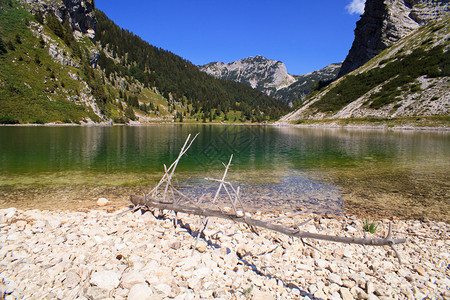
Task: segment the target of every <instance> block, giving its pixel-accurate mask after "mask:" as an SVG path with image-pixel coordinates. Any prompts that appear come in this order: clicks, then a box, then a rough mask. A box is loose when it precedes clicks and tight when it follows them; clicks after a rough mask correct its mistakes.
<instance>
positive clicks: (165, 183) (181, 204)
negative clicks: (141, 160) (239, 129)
mask: <svg viewBox="0 0 450 300" xmlns="http://www.w3.org/2000/svg"><path fill="white" fill-rule="evenodd" d="M197 135H198V134H197ZM197 135H196V136H195V137H194V138H193V139H192V140H191V135H189V136H188V137H187V139H186V142H185V143H184V145H183V147H182V148H181V150H180V154H179V155H178V157H177V159H176V160H175V161H174V162H173V163H172V165H171V166H170V167H169V168H167V167H166V166H165V165H164V169H165V173H164V175H163V177H162V178H161V180H160V181H159V183H158V184H157V185H156V186H155V188H153V190H152V191H151V192H150V193H148V194H146V193H145V192H144V189H143V187H142V186H141V189H142V191H143V194H144V195H143V196H136V195H131V196H130V200H131V202H132V203H133V204H134V206H141V207H142V206H143V207H147V208H148V209H150V210H151V209H159V210H169V211H174V212H175V214H177V213H186V214H191V215H198V216H204V217H206V218H207V219H206V220H205V221H204V226H203V229H202V230H201V232H202V231H203V230H204V229H205V228H206V226H207V224H208V218H209V217H216V218H221V219H227V220H230V221H233V222H237V223H243V224H246V225H247V226H248V227H249V228H250V229H251V230H252V231H253V232H256V228H264V229H267V230H271V231H274V232H279V233H282V234H285V235H287V236H290V237H297V238H300V239H301V240H302V242H303V239H305V238H308V239H315V240H324V241H330V242H338V243H346V244H359V245H370V246H390V247H391V248H392V249H393V250H394V252H395V254H396V255H397V258H398V259H399V261H400V263H401V259H400V256H399V253H398V252H397V250H396V249H395V248H394V245H396V244H401V243H404V242H406V239H395V238H393V237H392V230H391V224H389V233H388V235H387V236H386V238H374V239H371V238H366V237H363V238H358V237H345V236H335V235H326V234H320V233H312V232H308V231H302V230H300V229H298V228H299V227H301V226H303V225H305V224H307V223H308V222H310V221H311V220H308V221H305V222H303V223H301V224H298V225H297V226H295V227H294V228H287V227H284V226H281V225H277V224H274V222H275V221H279V220H281V219H283V218H289V217H294V216H296V215H297V214H298V213H295V214H293V215H289V216H286V217H280V218H275V219H272V220H269V221H261V220H257V219H253V218H250V217H248V215H247V214H246V213H245V211H246V210H245V207H244V203H243V202H242V200H241V197H240V190H239V187H238V188H236V189H235V188H234V187H233V185H232V184H231V182H228V181H226V180H225V178H226V175H227V173H228V170H229V168H230V166H231V161H232V159H233V156H232V155H231V157H230V160H229V162H228V164H227V165H225V164H224V166H225V171H224V174H223V176H222V179H212V178H205V179H206V180H210V181H215V182H218V183H219V187H218V189H217V192H216V193H215V196H214V199H213V200H212V201H211V203H212V204H214V206H216V207H217V208H218V209H217V210H213V209H207V208H203V207H201V206H200V204H199V203H200V200H197V201H195V200H194V199H191V198H190V197H188V196H187V195H185V194H184V193H182V192H181V191H179V190H178V189H177V188H175V187H174V186H173V185H172V183H171V180H172V177H173V175H174V172H175V169H176V167H177V165H178V163H179V161H180V159H181V157H182V156H183V155H184V154H185V153H186V151H187V150H188V149H189V147H190V146H191V145H192V143H193V141H194V140H195V138H196V137H197ZM139 184H140V182H139ZM161 187H163V189H164V191H163V192H161V191H159V189H160V188H161ZM222 189H223V190H224V191H225V193H226V195H227V196H228V201H229V202H230V204H231V206H232V208H233V213H226V212H224V211H222V210H221V209H220V206H219V204H218V200H219V196H220V192H221V190H222ZM161 198H162V201H160V200H159V199H161ZM183 200H184V201H183ZM238 205H239V208H240V209H241V211H238V208H237V206H238ZM201 232H199V235H200V234H201Z"/></svg>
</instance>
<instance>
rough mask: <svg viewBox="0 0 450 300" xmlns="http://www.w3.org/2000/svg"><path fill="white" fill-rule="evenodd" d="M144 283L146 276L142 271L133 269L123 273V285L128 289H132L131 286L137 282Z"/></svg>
mask: <svg viewBox="0 0 450 300" xmlns="http://www.w3.org/2000/svg"><path fill="white" fill-rule="evenodd" d="M144 283H145V276H144V275H143V274H142V273H140V272H137V271H131V272H130V273H125V274H123V275H122V279H121V285H122V286H123V287H124V288H126V289H130V288H131V287H133V286H135V285H137V284H144Z"/></svg>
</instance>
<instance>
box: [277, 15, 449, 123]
mask: <svg viewBox="0 0 450 300" xmlns="http://www.w3.org/2000/svg"><path fill="white" fill-rule="evenodd" d="M449 21H450V16H447V17H445V18H444V19H443V20H440V21H435V22H431V23H429V24H428V25H425V26H422V27H420V28H419V29H417V30H416V31H414V32H413V33H411V34H410V35H408V36H406V37H405V38H403V39H401V40H400V41H398V42H397V43H395V44H393V45H392V46H391V47H389V48H387V49H385V50H384V51H382V52H381V53H380V54H379V55H377V56H376V57H374V58H373V59H372V60H370V61H369V62H368V63H366V64H365V65H364V66H362V67H361V68H359V69H357V70H355V71H354V72H351V73H349V74H348V75H346V76H344V77H342V78H340V79H339V80H337V81H335V82H334V83H332V84H330V85H329V86H328V87H326V88H325V89H323V90H321V91H319V92H316V93H315V94H313V95H310V96H309V97H308V99H307V100H306V101H305V104H304V106H302V107H301V108H300V109H299V110H297V111H295V112H292V113H290V114H288V115H287V116H284V117H283V118H282V119H281V121H298V120H304V119H315V120H318V119H346V118H366V117H377V118H393V117H411V116H436V115H438V116H442V115H444V116H448V115H449V112H450V96H449V95H450V52H449V50H450V40H449V37H450V25H449Z"/></svg>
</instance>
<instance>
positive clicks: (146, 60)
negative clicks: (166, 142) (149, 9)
mask: <svg viewBox="0 0 450 300" xmlns="http://www.w3.org/2000/svg"><path fill="white" fill-rule="evenodd" d="M96 19H97V29H96V35H95V41H96V42H99V43H100V44H101V45H102V47H103V49H106V51H107V53H109V54H110V55H111V56H112V57H113V58H115V59H118V60H119V61H120V63H117V61H114V60H113V59H112V58H111V57H108V56H107V55H106V54H105V52H101V53H100V57H99V60H98V64H99V66H100V67H101V68H103V69H104V70H105V73H106V76H107V77H109V76H110V75H111V74H112V73H115V74H118V75H119V76H132V77H134V78H136V79H137V80H139V81H140V82H141V83H143V84H144V85H145V87H148V88H151V87H156V88H157V89H158V90H159V91H160V92H161V93H162V96H163V97H164V98H169V94H171V96H172V97H173V98H174V99H176V100H177V101H180V102H182V101H183V99H186V102H187V103H186V104H187V105H189V106H190V107H192V111H191V112H190V114H191V115H194V114H197V113H200V112H202V113H203V115H205V114H206V115H208V114H210V112H211V111H212V110H214V111H215V114H217V115H219V114H220V113H222V112H223V113H224V114H225V115H226V114H227V113H228V112H229V111H230V110H232V111H241V112H242V115H243V116H244V117H245V119H247V120H254V121H264V120H274V119H277V118H279V117H280V116H281V115H283V114H285V113H286V112H288V107H287V105H285V104H283V103H281V102H280V101H277V100H275V99H273V98H271V97H269V96H267V95H265V94H263V93H261V92H259V91H257V90H254V89H252V88H250V87H249V86H247V85H245V84H242V83H236V82H231V81H227V80H219V79H215V78H213V77H212V76H209V75H207V74H205V73H203V72H201V71H200V70H199V69H198V68H197V66H195V65H193V64H192V63H190V62H189V61H187V60H185V59H183V58H181V57H179V56H177V55H175V54H173V53H171V52H169V51H166V50H163V49H161V48H157V47H154V46H152V45H150V44H149V43H148V42H146V41H144V40H142V39H141V38H140V37H138V36H136V35H134V34H133V33H132V32H130V31H128V30H125V29H121V28H120V27H119V26H117V25H116V24H114V22H113V21H111V20H110V19H109V18H108V17H107V16H106V15H105V14H104V13H103V12H102V11H99V10H96Z"/></svg>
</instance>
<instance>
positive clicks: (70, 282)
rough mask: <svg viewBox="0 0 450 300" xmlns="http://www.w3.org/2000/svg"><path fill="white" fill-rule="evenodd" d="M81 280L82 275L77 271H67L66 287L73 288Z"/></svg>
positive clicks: (64, 283)
mask: <svg viewBox="0 0 450 300" xmlns="http://www.w3.org/2000/svg"><path fill="white" fill-rule="evenodd" d="M80 281H81V278H80V276H79V275H78V274H77V273H75V272H67V273H66V279H64V281H63V285H64V287H65V288H68V289H72V288H74V287H76V286H77V285H78V284H79V283H80Z"/></svg>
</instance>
